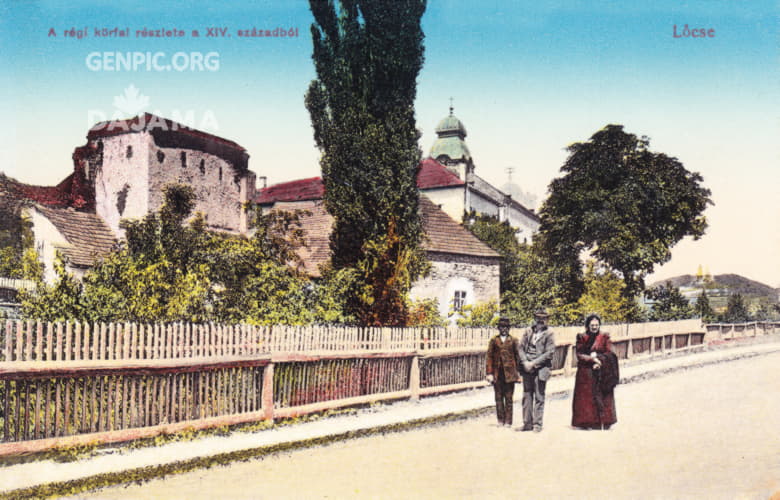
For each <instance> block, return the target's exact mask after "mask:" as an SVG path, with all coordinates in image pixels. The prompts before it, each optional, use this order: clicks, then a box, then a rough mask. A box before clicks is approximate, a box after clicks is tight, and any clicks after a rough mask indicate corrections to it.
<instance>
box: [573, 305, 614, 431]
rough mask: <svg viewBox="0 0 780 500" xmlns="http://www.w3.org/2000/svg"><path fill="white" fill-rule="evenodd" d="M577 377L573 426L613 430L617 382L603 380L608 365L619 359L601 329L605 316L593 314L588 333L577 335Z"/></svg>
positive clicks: (590, 317) (588, 320) (606, 335)
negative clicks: (606, 382) (611, 382)
mask: <svg viewBox="0 0 780 500" xmlns="http://www.w3.org/2000/svg"><path fill="white" fill-rule="evenodd" d="M576 354H577V378H576V381H575V383H574V399H573V402H572V409H573V411H572V417H571V425H573V426H574V427H579V428H581V429H609V427H610V426H611V425H612V424H614V423H615V422H617V415H616V413H615V392H614V383H613V384H612V387H608V386H609V385H610V384H605V383H602V378H606V377H602V374H604V375H606V373H605V372H606V370H604V365H605V364H607V363H609V364H610V366H609V368H613V367H612V365H611V364H612V363H614V370H615V371H616V370H617V358H615V356H614V354H612V342H611V341H610V340H609V334H608V333H606V332H602V331H601V318H600V317H599V316H598V315H597V314H591V315H590V316H588V318H587V319H586V320H585V333H580V334H577V346H576Z"/></svg>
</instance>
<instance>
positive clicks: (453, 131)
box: [436, 108, 468, 139]
mask: <svg viewBox="0 0 780 500" xmlns="http://www.w3.org/2000/svg"><path fill="white" fill-rule="evenodd" d="M436 134H437V135H438V136H439V137H449V136H457V137H460V138H461V139H463V138H465V137H466V135H468V134H467V133H466V126H465V125H463V122H462V121H460V120H458V118H457V117H456V116H455V115H453V114H452V108H450V114H449V115H448V116H445V117H444V118H442V119H441V120H440V121H439V124H438V125H436Z"/></svg>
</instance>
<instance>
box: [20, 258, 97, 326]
mask: <svg viewBox="0 0 780 500" xmlns="http://www.w3.org/2000/svg"><path fill="white" fill-rule="evenodd" d="M54 272H55V273H56V276H57V279H56V280H55V282H54V284H53V285H51V286H49V285H46V284H45V283H44V282H43V280H39V281H38V286H37V289H36V290H35V291H34V292H31V291H27V290H20V291H19V301H20V302H21V304H22V316H23V317H25V318H32V319H40V320H43V321H67V320H72V319H86V318H87V317H88V316H87V315H88V313H89V308H88V305H87V302H86V301H85V300H84V297H83V293H82V291H83V289H82V285H81V283H80V282H79V281H78V280H77V279H76V278H74V277H73V276H72V275H70V274H69V273H68V272H67V271H66V270H65V263H64V262H63V260H62V257H61V255H60V254H59V253H58V254H57V256H56V258H55V259H54Z"/></svg>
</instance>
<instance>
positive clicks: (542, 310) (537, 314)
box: [534, 307, 550, 318]
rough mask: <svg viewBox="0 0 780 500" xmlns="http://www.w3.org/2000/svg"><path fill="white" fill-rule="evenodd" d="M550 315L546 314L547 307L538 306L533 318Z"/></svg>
mask: <svg viewBox="0 0 780 500" xmlns="http://www.w3.org/2000/svg"><path fill="white" fill-rule="evenodd" d="M549 317H550V315H549V314H547V309H545V308H544V307H540V308H539V309H537V310H536V311H534V318H549Z"/></svg>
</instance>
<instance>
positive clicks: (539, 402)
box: [517, 308, 555, 432]
mask: <svg viewBox="0 0 780 500" xmlns="http://www.w3.org/2000/svg"><path fill="white" fill-rule="evenodd" d="M548 318H549V315H548V314H547V311H546V310H545V309H544V308H542V309H537V310H536V311H535V312H534V324H533V326H532V327H531V328H529V329H528V330H526V332H525V334H524V335H523V339H522V340H521V341H520V343H519V344H518V352H517V357H518V359H519V360H520V365H521V366H520V368H521V373H522V375H523V427H521V428H519V429H517V430H521V431H530V430H533V431H534V432H541V431H542V419H543V418H544V391H545V389H546V386H547V380H549V378H550V372H551V370H552V358H553V355H554V354H555V338H554V336H553V332H552V330H550V329H549V328H547V320H548Z"/></svg>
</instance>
